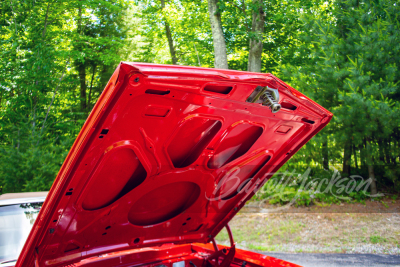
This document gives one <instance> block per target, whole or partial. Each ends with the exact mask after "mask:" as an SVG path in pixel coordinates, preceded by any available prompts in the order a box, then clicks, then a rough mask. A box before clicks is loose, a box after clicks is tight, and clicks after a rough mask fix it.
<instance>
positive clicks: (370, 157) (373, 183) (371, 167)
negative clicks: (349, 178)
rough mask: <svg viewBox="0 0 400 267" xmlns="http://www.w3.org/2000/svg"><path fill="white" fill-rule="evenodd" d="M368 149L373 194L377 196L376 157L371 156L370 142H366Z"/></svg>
mask: <svg viewBox="0 0 400 267" xmlns="http://www.w3.org/2000/svg"><path fill="white" fill-rule="evenodd" d="M366 141H367V143H366V147H367V153H366V154H367V166H368V176H369V178H370V179H371V194H372V195H376V194H377V193H378V191H377V189H376V180H375V173H374V157H373V156H372V155H371V153H372V150H371V145H370V140H368V139H367V140H366Z"/></svg>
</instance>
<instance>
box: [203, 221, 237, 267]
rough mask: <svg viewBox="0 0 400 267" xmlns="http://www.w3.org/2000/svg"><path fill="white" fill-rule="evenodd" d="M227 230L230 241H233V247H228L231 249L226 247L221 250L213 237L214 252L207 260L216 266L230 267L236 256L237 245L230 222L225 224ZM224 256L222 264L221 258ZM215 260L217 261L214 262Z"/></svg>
mask: <svg viewBox="0 0 400 267" xmlns="http://www.w3.org/2000/svg"><path fill="white" fill-rule="evenodd" d="M225 228H226V231H227V232H228V236H229V242H230V243H231V247H230V248H229V249H228V250H229V251H227V249H226V248H224V249H222V250H219V249H218V245H217V243H216V242H215V238H212V239H211V241H212V243H213V246H214V251H215V252H214V253H213V254H211V255H210V256H209V257H208V258H207V261H208V262H209V263H210V264H211V265H212V266H215V267H229V266H230V264H231V262H232V261H233V259H234V258H235V253H236V246H235V242H234V240H233V235H232V231H231V228H230V227H229V224H226V225H225ZM220 257H222V262H221V264H219V258H220ZM213 260H214V261H215V263H214V262H213Z"/></svg>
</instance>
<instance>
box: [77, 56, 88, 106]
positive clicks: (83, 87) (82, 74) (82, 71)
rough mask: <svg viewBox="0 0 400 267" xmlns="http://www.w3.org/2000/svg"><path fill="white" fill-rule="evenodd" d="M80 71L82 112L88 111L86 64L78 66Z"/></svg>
mask: <svg viewBox="0 0 400 267" xmlns="http://www.w3.org/2000/svg"><path fill="white" fill-rule="evenodd" d="M78 71H79V81H80V83H81V94H80V100H81V111H86V107H87V105H86V68H85V64H82V63H81V64H79V66H78Z"/></svg>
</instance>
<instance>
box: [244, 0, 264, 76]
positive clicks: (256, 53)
mask: <svg viewBox="0 0 400 267" xmlns="http://www.w3.org/2000/svg"><path fill="white" fill-rule="evenodd" d="M253 6H257V8H256V9H253V12H252V17H253V19H252V24H251V34H250V47H249V63H248V66H247V70H248V71H252V72H261V54H262V50H263V42H262V41H263V39H262V34H263V32H264V18H265V13H264V10H263V1H262V0H253Z"/></svg>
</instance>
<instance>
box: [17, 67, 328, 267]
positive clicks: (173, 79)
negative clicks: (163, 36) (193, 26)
mask: <svg viewBox="0 0 400 267" xmlns="http://www.w3.org/2000/svg"><path fill="white" fill-rule="evenodd" d="M257 86H263V87H265V86H269V87H271V88H275V89H278V90H279V94H280V100H279V102H280V103H285V104H283V105H282V106H283V107H282V109H281V111H279V112H278V113H272V112H271V110H270V109H269V108H268V107H266V106H262V105H261V104H255V103H248V102H246V99H247V98H248V97H249V96H250V95H251V93H252V92H253V91H254V90H255V88H256V87H257ZM331 117H332V114H331V113H330V112H329V111H327V110H326V109H324V108H322V107H321V106H319V105H318V104H316V103H315V102H313V101H312V100H310V99H309V98H307V97H306V96H304V95H303V94H301V93H300V92H298V91H296V90H295V89H293V88H291V87H290V86H288V85H287V84H285V83H284V82H282V81H281V80H279V79H278V78H276V77H274V76H273V75H271V74H260V73H248V72H239V71H231V70H217V69H206V68H195V67H183V66H166V65H154V64H144V63H121V64H120V65H119V67H118V68H117V70H116V71H115V73H114V74H113V76H112V77H111V79H110V81H109V83H108V84H107V86H106V88H105V89H104V91H103V93H102V95H101V96H100V98H99V100H98V101H97V103H96V105H95V107H94V108H93V110H92V112H91V114H90V116H89V118H88V119H87V121H86V123H85V124H84V126H83V128H82V130H81V132H80V134H79V135H78V137H77V139H76V141H75V143H74V145H73V147H72V148H71V151H70V153H69V154H68V156H67V158H66V160H65V162H64V164H63V166H62V167H61V170H60V172H59V174H58V176H57V178H56V180H55V182H54V184H53V186H52V188H51V190H50V192H49V194H48V196H47V199H46V202H45V203H44V205H43V207H42V209H41V211H40V213H39V215H38V218H37V220H36V222H35V224H34V227H33V229H32V231H31V233H30V235H29V237H28V240H27V241H26V243H25V246H24V249H23V250H22V252H21V255H20V257H19V259H18V262H17V265H16V266H18V267H19V266H24V267H25V266H33V265H34V264H36V265H37V266H65V265H67V264H71V263H78V262H81V261H82V260H84V259H87V258H91V257H97V256H99V255H104V254H105V253H107V254H108V255H110V254H109V253H112V252H116V253H122V254H124V253H128V254H127V255H130V254H129V251H132V249H134V250H135V249H138V248H147V249H145V250H144V251H154V248H150V247H154V246H159V245H163V244H168V243H174V244H188V243H193V242H199V243H208V242H209V241H211V240H212V239H213V238H214V237H215V236H216V235H217V234H218V232H219V231H220V230H221V229H222V228H223V227H224V226H225V225H226V224H227V223H228V222H229V220H231V218H232V217H233V216H234V215H235V214H236V213H237V212H238V211H239V210H240V209H241V207H242V206H243V205H244V204H245V202H246V201H247V200H248V199H250V198H251V197H252V196H253V195H254V193H255V192H256V191H257V190H258V189H259V188H260V187H261V186H262V185H263V184H264V183H265V182H266V181H267V179H268V178H269V177H270V176H271V174H272V173H273V172H275V171H277V170H278V169H279V168H280V166H282V165H283V164H284V163H285V162H286V161H287V160H288V159H289V158H290V157H291V156H292V155H293V154H294V153H296V152H297V150H298V149H300V148H301V147H302V146H303V145H304V144H305V143H306V142H307V141H308V140H309V139H310V138H311V137H313V136H314V135H315V134H316V133H318V132H319V131H320V130H321V129H322V128H323V127H324V126H326V124H328V122H329V121H330V119H331ZM188 246H189V245H186V246H183V247H180V246H174V247H173V248H174V249H175V248H182V249H186V248H187V247H188ZM193 246H194V245H193ZM196 246H197V247H200V246H199V245H196ZM192 248H193V247H192ZM202 248H204V249H207V248H208V247H207V246H206V247H202ZM152 249H153V250H152ZM171 249H172V247H171ZM178 250H179V249H178ZM141 251H143V250H141ZM167 251H168V249H167ZM154 253H155V252H154ZM171 253H172V252H171ZM238 253H239V252H237V255H241V254H240V253H242V252H240V253H239V254H238ZM150 254H151V253H150ZM150 254H149V255H150ZM111 255H113V254H111ZM124 255H125V254H124ZM135 255H136V254H135ZM237 255H236V257H237ZM243 255H244V254H243ZM246 255H247V254H246ZM248 255H250V256H248V257H250V258H251V257H253V256H254V257H256V258H257V257H264V256H255V255H253V254H251V253H250V254H248ZM129 257H134V256H132V255H130V256H127V259H129ZM149 257H150V258H151V256H149ZM188 257H189V256H188ZM259 259H260V262H262V261H263V260H262V259H261V258H259ZM263 259H264V258H263ZM126 264H128V263H126ZM129 264H131V263H129ZM262 264H263V263H260V264H259V265H260V266H267V265H262ZM276 264H278V263H276ZM199 265H200V263H199ZM96 266H99V265H96ZM104 266H125V265H123V264H121V265H104ZM196 266H197V265H196ZM269 266H290V265H269ZM292 266H293V265H292ZM192 267H193V266H192Z"/></svg>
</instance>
